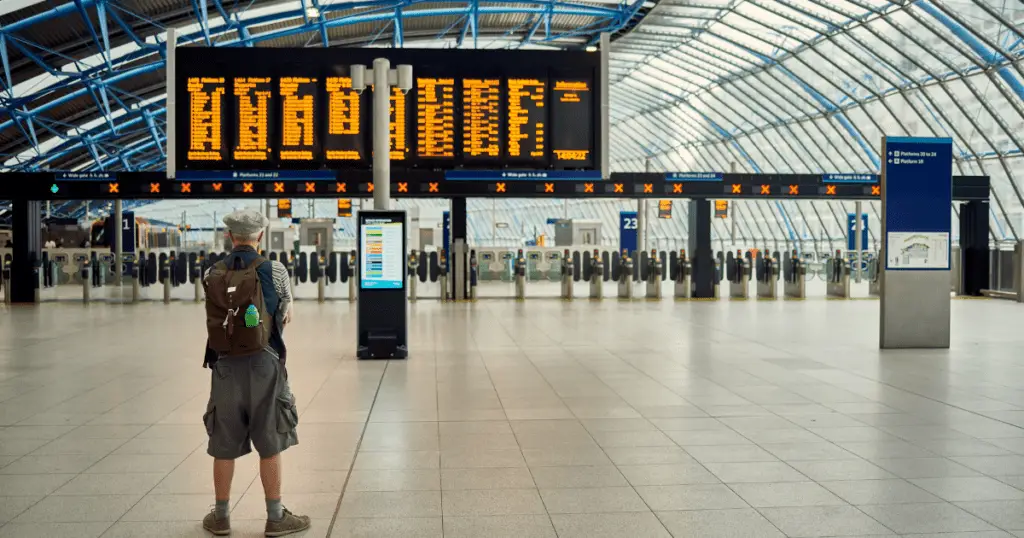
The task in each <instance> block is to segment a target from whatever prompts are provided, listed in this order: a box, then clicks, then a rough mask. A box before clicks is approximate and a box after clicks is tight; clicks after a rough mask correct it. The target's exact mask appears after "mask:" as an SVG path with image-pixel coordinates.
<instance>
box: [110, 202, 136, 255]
mask: <svg viewBox="0 0 1024 538" xmlns="http://www.w3.org/2000/svg"><path fill="white" fill-rule="evenodd" d="M107 222H108V224H107V225H106V229H107V230H108V231H109V232H110V233H109V234H107V237H112V236H113V231H114V230H113V229H111V227H112V226H113V225H112V224H111V223H110V220H108V221H107ZM118 228H120V229H121V247H122V250H123V251H124V252H135V213H133V212H131V211H125V212H124V213H122V214H121V225H120V226H118ZM114 248H115V245H114V240H113V239H111V240H110V251H111V252H113V251H114Z"/></svg>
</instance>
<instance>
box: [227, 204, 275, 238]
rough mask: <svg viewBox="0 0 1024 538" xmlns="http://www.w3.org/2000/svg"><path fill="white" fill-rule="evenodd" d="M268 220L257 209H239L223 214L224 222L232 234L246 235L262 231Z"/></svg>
mask: <svg viewBox="0 0 1024 538" xmlns="http://www.w3.org/2000/svg"><path fill="white" fill-rule="evenodd" d="M269 222H270V221H269V220H267V217H265V216H263V214H262V213H260V212H259V211H253V210H252V209H239V210H238V211H235V212H234V213H229V214H227V215H225V216H224V224H225V225H226V226H227V227H228V231H229V232H231V233H232V234H234V235H241V236H248V235H255V234H258V233H260V232H262V231H263V230H264V229H265V228H266V227H267V224H268V223H269Z"/></svg>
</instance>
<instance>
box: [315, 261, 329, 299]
mask: <svg viewBox="0 0 1024 538" xmlns="http://www.w3.org/2000/svg"><path fill="white" fill-rule="evenodd" d="M313 256H315V258H314V259H315V260H316V262H317V264H316V267H315V268H314V269H315V270H316V271H315V274H316V302H318V303H323V302H324V301H326V300H327V256H326V253H325V252H324V251H322V250H321V251H320V253H319V254H315V253H314V254H313Z"/></svg>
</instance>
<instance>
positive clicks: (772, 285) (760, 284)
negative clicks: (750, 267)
mask: <svg viewBox="0 0 1024 538" xmlns="http://www.w3.org/2000/svg"><path fill="white" fill-rule="evenodd" d="M778 279H779V266H778V264H777V263H776V262H775V258H772V257H763V256H762V255H761V254H760V253H758V255H757V298H758V299H777V298H778V293H777V289H776V287H777V282H778Z"/></svg>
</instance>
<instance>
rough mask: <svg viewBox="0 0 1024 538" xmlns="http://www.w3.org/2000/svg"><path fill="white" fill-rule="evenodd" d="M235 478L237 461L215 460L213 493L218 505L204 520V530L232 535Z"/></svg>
mask: <svg viewBox="0 0 1024 538" xmlns="http://www.w3.org/2000/svg"><path fill="white" fill-rule="evenodd" d="M234 476H235V460H222V459H216V458H214V460H213V491H214V495H215V498H216V500H217V504H216V505H215V506H214V508H213V512H212V513H210V514H208V515H207V516H206V518H204V519H203V528H204V529H206V530H208V531H210V532H212V533H213V534H216V535H218V536H223V535H227V534H230V533H231V519H230V513H231V506H230V500H231V479H232V478H234Z"/></svg>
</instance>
